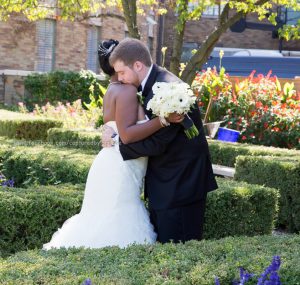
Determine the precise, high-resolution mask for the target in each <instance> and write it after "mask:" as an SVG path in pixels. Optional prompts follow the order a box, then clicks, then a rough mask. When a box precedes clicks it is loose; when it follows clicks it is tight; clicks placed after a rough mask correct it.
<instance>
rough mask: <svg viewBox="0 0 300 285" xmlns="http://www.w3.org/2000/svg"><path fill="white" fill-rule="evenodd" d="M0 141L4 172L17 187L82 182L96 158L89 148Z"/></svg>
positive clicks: (0, 158)
mask: <svg viewBox="0 0 300 285" xmlns="http://www.w3.org/2000/svg"><path fill="white" fill-rule="evenodd" d="M0 144H1V149H0V163H1V164H2V166H1V168H2V171H3V174H4V175H5V176H6V177H7V178H9V179H14V181H15V186H16V187H24V186H26V187H27V186H30V185H33V184H42V185H49V184H50V185H53V184H59V183H68V182H70V183H75V184H76V183H85V181H86V178H87V174H88V170H89V168H90V166H91V165H92V162H93V160H94V158H95V154H94V153H91V152H88V151H84V150H78V149H64V148H58V147H54V146H52V145H47V144H42V143H39V142H30V141H17V140H4V139H1V138H0ZM20 144H21V145H20ZM23 144H24V145H23Z"/></svg>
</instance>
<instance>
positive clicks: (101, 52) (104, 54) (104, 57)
mask: <svg viewBox="0 0 300 285" xmlns="http://www.w3.org/2000/svg"><path fill="white" fill-rule="evenodd" d="M118 44H119V42H118V41H116V40H112V39H110V40H107V41H102V42H101V43H100V44H99V47H98V58H99V64H100V67H101V69H102V70H103V72H104V73H106V74H107V75H109V76H112V75H114V74H115V70H114V69H113V67H112V66H111V65H110V64H109V57H110V55H111V53H112V51H113V50H114V48H115V47H116V46H117V45H118Z"/></svg>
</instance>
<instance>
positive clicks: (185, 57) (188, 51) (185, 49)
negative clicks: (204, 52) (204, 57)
mask: <svg viewBox="0 0 300 285" xmlns="http://www.w3.org/2000/svg"><path fill="white" fill-rule="evenodd" d="M198 48H199V45H198V44H197V43H183V45H182V53H181V62H188V61H189V60H190V59H191V57H192V56H193V53H192V51H193V50H194V49H198Z"/></svg>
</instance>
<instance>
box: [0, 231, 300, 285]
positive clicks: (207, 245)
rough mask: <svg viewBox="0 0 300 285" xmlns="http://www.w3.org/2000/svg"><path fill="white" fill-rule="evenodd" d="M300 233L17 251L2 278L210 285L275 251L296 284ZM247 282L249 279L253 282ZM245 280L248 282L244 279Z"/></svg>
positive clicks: (55, 283) (0, 265)
mask: <svg viewBox="0 0 300 285" xmlns="http://www.w3.org/2000/svg"><path fill="white" fill-rule="evenodd" d="M299 251H300V236H299V235H288V236H260V237H252V238H249V237H234V238H233V237H230V238H224V239H221V240H212V241H211V240H210V241H208V240H203V241H201V242H196V241H190V242H187V243H185V244H176V245H175V244H171V243H169V244H164V245H161V244H156V245H154V246H153V245H151V246H137V245H135V246H130V247H128V248H127V249H119V248H117V247H110V248H103V249H97V250H88V249H70V250H64V249H60V250H52V251H48V252H45V251H42V250H34V251H27V252H20V253H17V254H16V255H14V256H11V257H9V258H7V259H0V283H1V284H3V285H4V284H5V285H8V284H11V285H12V284H20V285H21V284H22V285H25V284H26V285H29V284H30V285H31V284H47V285H60V284H64V285H74V284H78V285H80V284H82V282H83V281H84V280H85V279H86V278H91V280H92V284H93V285H100V284H101V285H102V284H106V285H107V284H110V285H112V284H115V285H126V284H131V285H143V284H148V285H150V284H151V285H161V284H169V285H176V284H177V285H179V284H182V285H214V284H215V283H214V279H215V277H216V276H218V277H219V279H220V284H222V285H228V284H232V280H233V279H239V269H238V267H243V268H245V269H246V270H247V271H249V272H252V273H255V279H256V280H257V278H258V277H259V276H260V274H261V273H262V272H263V270H264V269H265V268H266V267H268V265H269V264H270V263H271V260H272V256H274V255H280V257H281V260H282V265H281V268H280V270H279V276H280V278H281V282H282V284H284V285H299V284H300V281H299V280H300V257H299ZM256 283H257V282H255V283H254V282H251V283H249V284H256ZM247 284H248V283H247Z"/></svg>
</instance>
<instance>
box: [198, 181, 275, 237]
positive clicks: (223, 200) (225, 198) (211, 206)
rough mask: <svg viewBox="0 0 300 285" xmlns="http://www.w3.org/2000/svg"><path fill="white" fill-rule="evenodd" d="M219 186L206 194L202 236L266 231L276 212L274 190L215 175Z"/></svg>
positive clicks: (271, 223) (271, 228) (269, 229)
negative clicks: (217, 177)
mask: <svg viewBox="0 0 300 285" xmlns="http://www.w3.org/2000/svg"><path fill="white" fill-rule="evenodd" d="M217 182H218V186H219V189H218V190H216V191H213V192H211V193H209V194H208V200H207V210H206V215H205V218H206V222H205V225H204V238H222V237H226V236H234V235H248V236H253V235H260V234H270V233H271V232H272V230H273V229H274V224H275V220H276V218H277V212H278V200H279V193H278V191H277V190H275V189H272V188H267V187H263V186H258V185H251V184H247V183H242V182H239V183H237V182H235V181H232V180H228V179H222V178H219V179H217Z"/></svg>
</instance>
